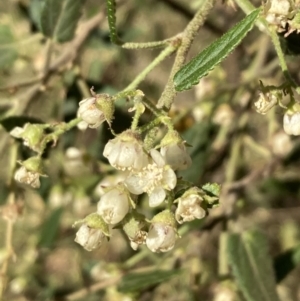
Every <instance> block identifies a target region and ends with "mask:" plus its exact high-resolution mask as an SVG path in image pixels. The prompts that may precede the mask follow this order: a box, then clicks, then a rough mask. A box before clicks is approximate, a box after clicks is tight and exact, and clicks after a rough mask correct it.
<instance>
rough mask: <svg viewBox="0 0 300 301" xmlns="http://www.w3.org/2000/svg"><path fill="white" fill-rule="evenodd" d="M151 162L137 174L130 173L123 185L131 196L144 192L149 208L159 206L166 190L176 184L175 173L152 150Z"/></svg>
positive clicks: (158, 154) (156, 152) (155, 151)
mask: <svg viewBox="0 0 300 301" xmlns="http://www.w3.org/2000/svg"><path fill="white" fill-rule="evenodd" d="M150 155H151V157H152V162H151V163H150V164H148V165H147V166H146V167H144V168H143V169H142V170H141V171H139V172H137V173H131V174H130V175H129V177H128V178H127V179H126V180H125V185H126V186H127V188H128V190H129V191H130V192H131V193H133V194H142V193H143V192H146V193H147V194H148V196H149V205H150V207H156V206H159V205H160V204H161V203H162V202H163V201H164V200H165V198H166V190H172V189H173V188H174V187H175V186H176V183H177V178H176V174H175V172H174V171H173V170H172V168H171V167H170V166H169V165H166V163H165V160H164V159H163V157H162V156H161V154H160V153H159V152H158V151H157V150H154V149H152V150H151V151H150Z"/></svg>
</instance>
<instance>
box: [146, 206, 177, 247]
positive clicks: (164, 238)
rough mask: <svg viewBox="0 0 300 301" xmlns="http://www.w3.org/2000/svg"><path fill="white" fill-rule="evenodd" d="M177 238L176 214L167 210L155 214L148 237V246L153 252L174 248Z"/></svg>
mask: <svg viewBox="0 0 300 301" xmlns="http://www.w3.org/2000/svg"><path fill="white" fill-rule="evenodd" d="M176 238H177V229H176V222H175V218H174V214H173V213H171V212H170V211H168V210H165V211H162V212H160V213H158V214H157V215H155V216H154V217H153V219H152V221H151V226H150V228H149V232H148V236H147V238H146V245H147V247H148V248H149V249H150V250H151V251H152V252H168V251H170V250H171V249H173V248H174V245H175V241H176Z"/></svg>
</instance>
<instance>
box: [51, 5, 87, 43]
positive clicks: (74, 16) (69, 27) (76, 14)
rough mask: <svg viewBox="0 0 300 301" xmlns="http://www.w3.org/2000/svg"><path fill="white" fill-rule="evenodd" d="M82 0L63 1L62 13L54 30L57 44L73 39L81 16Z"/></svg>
mask: <svg viewBox="0 0 300 301" xmlns="http://www.w3.org/2000/svg"><path fill="white" fill-rule="evenodd" d="M83 2H84V1H83V0H65V1H64V5H63V12H62V15H61V17H60V18H59V20H58V23H57V26H56V29H55V38H56V40H57V41H59V42H61V43H62V42H66V41H69V40H71V39H72V38H73V36H74V33H75V29H76V25H77V22H78V20H79V18H80V16H81V7H82V5H83Z"/></svg>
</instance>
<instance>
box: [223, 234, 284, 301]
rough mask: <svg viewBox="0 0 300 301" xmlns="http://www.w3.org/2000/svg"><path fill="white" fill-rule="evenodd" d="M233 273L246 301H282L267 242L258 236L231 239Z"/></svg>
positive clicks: (241, 236) (250, 235)
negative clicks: (277, 290)
mask: <svg viewBox="0 0 300 301" xmlns="http://www.w3.org/2000/svg"><path fill="white" fill-rule="evenodd" d="M227 255H228V260H229V263H230V265H231V267H232V272H233V274H234V277H235V279H236V281H237V284H238V287H239V289H240V290H241V291H242V293H243V295H244V296H245V299H246V300H247V301H279V298H278V295H277V292H276V286H275V279H274V271H273V268H272V261H271V257H270V255H269V254H268V250H267V242H266V238H265V237H264V236H263V235H262V234H261V233H259V232H256V231H251V232H246V233H244V234H243V235H238V234H231V235H230V236H229V237H228V245H227Z"/></svg>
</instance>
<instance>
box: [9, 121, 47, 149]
mask: <svg viewBox="0 0 300 301" xmlns="http://www.w3.org/2000/svg"><path fill="white" fill-rule="evenodd" d="M44 128H45V126H44V125H42V124H31V123H26V124H25V125H24V127H23V128H21V127H15V128H14V129H13V130H12V131H11V132H10V134H11V135H12V136H13V137H15V138H22V139H23V140H24V145H26V146H28V147H29V148H31V149H32V150H34V151H35V152H38V153H40V152H42V151H43V150H42V149H41V147H40V143H41V141H42V139H43V138H44Z"/></svg>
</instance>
